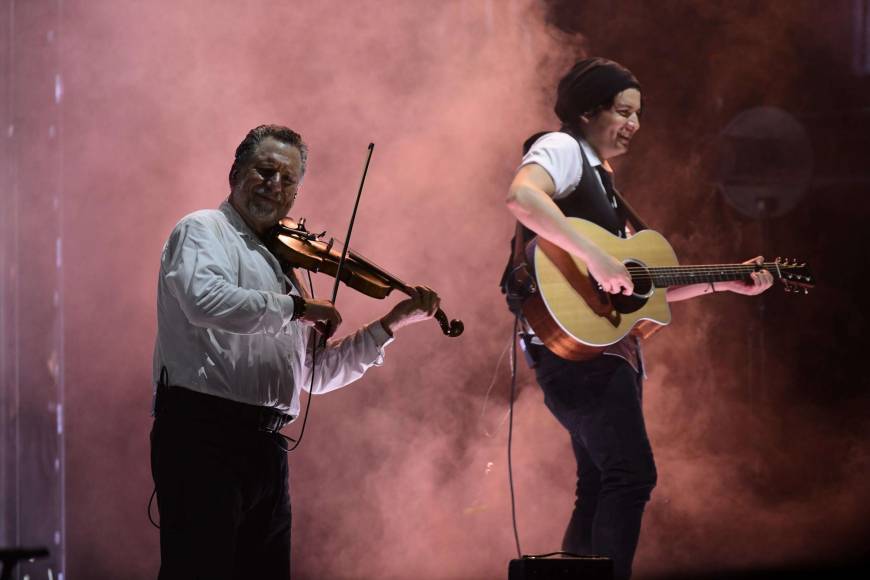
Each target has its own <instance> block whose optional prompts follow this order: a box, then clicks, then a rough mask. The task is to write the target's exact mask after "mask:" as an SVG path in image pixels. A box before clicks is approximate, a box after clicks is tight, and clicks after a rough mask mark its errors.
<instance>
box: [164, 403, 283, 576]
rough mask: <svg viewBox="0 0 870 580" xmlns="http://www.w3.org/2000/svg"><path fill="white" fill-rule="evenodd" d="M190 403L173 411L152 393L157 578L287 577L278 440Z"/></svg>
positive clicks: (280, 439)
mask: <svg viewBox="0 0 870 580" xmlns="http://www.w3.org/2000/svg"><path fill="white" fill-rule="evenodd" d="M198 396H199V397H207V395H198ZM204 400H205V401H207V399H204ZM161 403H162V405H161ZM161 406H162V407H163V409H162V410H161ZM189 407H190V405H187V406H186V408H185V410H184V411H185V412H184V413H178V412H172V411H173V409H171V406H170V408H169V409H166V401H165V400H164V401H161V400H160V395H158V412H157V417H156V418H155V420H154V425H153V427H152V430H151V473H152V476H153V478H154V484H155V486H156V489H157V505H158V509H159V511H160V575H159V580H181V579H184V580H194V579H208V580H230V579H237V580H242V579H245V580H249V579H251V578H257V579H258V580H288V579H289V578H290V521H291V512H290V493H289V488H288V465H287V453H286V451H285V449H286V445H285V443H284V440H283V439H282V438H281V436H280V435H278V434H276V433H269V432H263V431H259V430H257V429H256V428H250V426H248V427H239V425H237V424H233V423H232V422H229V421H227V420H226V417H219V416H218V417H216V416H214V414H213V413H209V412H208V410H207V408H204V409H203V410H202V412H197V411H196V410H191V409H190V408H189Z"/></svg>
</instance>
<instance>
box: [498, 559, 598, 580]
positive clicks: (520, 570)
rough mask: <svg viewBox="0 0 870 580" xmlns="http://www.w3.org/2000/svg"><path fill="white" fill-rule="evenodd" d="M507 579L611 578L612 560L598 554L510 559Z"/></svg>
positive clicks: (590, 579) (570, 579) (592, 579)
mask: <svg viewBox="0 0 870 580" xmlns="http://www.w3.org/2000/svg"><path fill="white" fill-rule="evenodd" d="M508 580H613V561H612V560H611V559H610V558H602V557H599V556H584V557H580V558H572V557H561V558H522V559H520V560H511V563H510V565H509V566H508Z"/></svg>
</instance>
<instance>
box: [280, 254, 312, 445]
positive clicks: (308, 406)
mask: <svg viewBox="0 0 870 580" xmlns="http://www.w3.org/2000/svg"><path fill="white" fill-rule="evenodd" d="M306 272H307V273H308V290H309V292H310V293H311V298H312V299H313V298H314V282H312V280H311V270H306ZM300 291H301V288H300ZM311 332H316V331H315V330H313V327H312V331H311ZM302 365H303V366H305V363H304V362H303V363H302ZM316 370H317V340H316V337H312V340H311V382H310V383H309V384H308V400H307V401H305V415H304V416H303V417H302V428H301V429H299V437H298V438H297V439H293V438H292V437H288V436H287V435H284V434H283V433H278V435H280V436H281V437H283V438H284V439H286V440H287V441H289V442H291V443H293V445H289V446H288V447H287V448H286V449H284V451H286V452H287V453H290V452H291V451H294V450H295V449H296V448H297V447H299V444H300V443H302V436H303V435H305V425H307V424H308V413H309V412H310V411H311V399H313V398H314V372H315V371H316Z"/></svg>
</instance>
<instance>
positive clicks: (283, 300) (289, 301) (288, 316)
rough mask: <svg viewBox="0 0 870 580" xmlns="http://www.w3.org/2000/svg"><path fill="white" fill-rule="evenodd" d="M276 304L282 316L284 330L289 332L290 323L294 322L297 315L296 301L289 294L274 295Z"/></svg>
mask: <svg viewBox="0 0 870 580" xmlns="http://www.w3.org/2000/svg"><path fill="white" fill-rule="evenodd" d="M274 296H275V302H276V304H277V306H278V310H279V312H280V314H281V321H282V323H283V325H282V328H283V329H284V330H287V327H288V326H290V323H291V322H293V321H294V318H293V315H294V314H295V313H296V301H294V300H293V297H292V296H290V295H289V294H277V293H275V294H274Z"/></svg>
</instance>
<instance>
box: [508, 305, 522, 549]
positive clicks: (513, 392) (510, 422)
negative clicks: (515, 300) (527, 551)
mask: <svg viewBox="0 0 870 580" xmlns="http://www.w3.org/2000/svg"><path fill="white" fill-rule="evenodd" d="M519 327H520V315H519V314H517V316H516V318H514V334H513V336H514V341H513V348H512V349H511V400H510V411H509V416H510V418H509V419H508V445H507V448H508V454H507V456H508V457H507V460H508V483H509V485H510V490H511V520H512V522H513V527H514V542H516V546H517V558H522V557H523V552H522V550H520V534H519V531H518V530H517V504H516V498H515V496H514V468H513V461H512V453H511V452H512V449H513V434H514V397H515V396H516V392H517V331H518V330H519Z"/></svg>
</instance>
